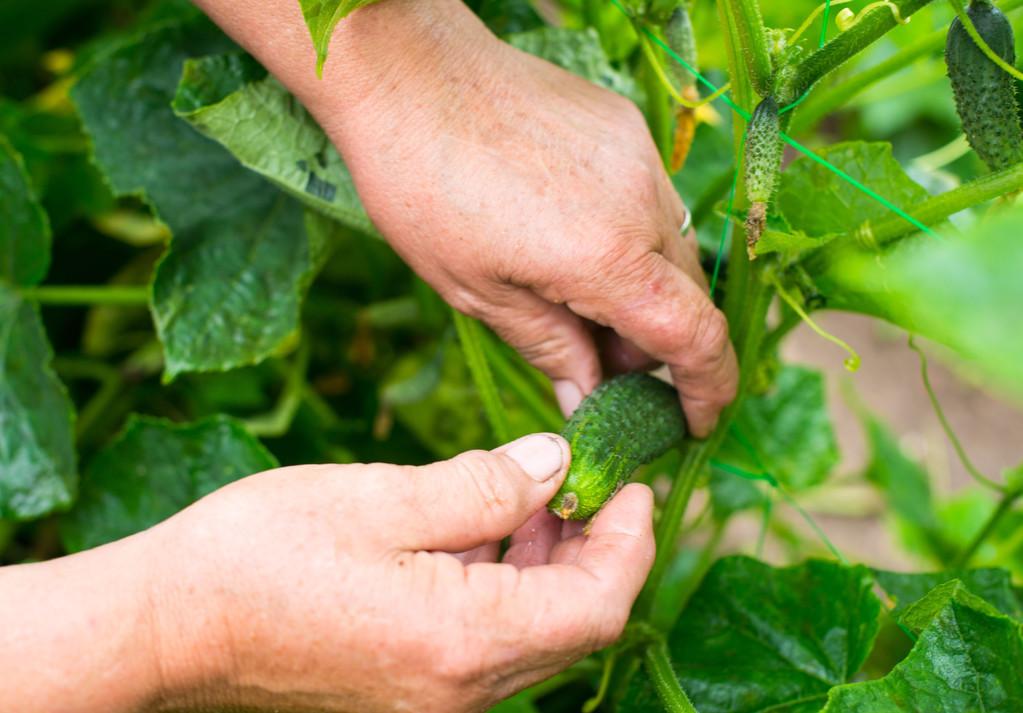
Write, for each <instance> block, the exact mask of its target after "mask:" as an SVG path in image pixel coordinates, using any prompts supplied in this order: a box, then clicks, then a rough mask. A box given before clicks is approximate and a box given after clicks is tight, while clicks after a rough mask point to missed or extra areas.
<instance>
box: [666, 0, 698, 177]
mask: <svg viewBox="0 0 1023 713" xmlns="http://www.w3.org/2000/svg"><path fill="white" fill-rule="evenodd" d="M688 6H689V3H688V2H682V3H680V4H679V6H678V7H676V8H675V10H674V12H672V13H671V17H669V18H668V22H667V24H666V25H665V27H664V36H665V38H667V40H668V46H669V47H671V49H672V51H673V52H675V54H677V55H678V56H679V57H681V58H682V59H684V60H685V61H686V63H687V64H688V65H689V66H690V67H692V68H693V69H696V68H697V62H698V61H699V60H698V57H697V54H696V35H695V34H694V32H693V23H692V20H691V19H690V18H689V7H688ZM669 66H670V67H671V72H672V75H673V77H674V79H675V83H676V84H677V85H678V87H679V92H680V93H681V94H682V96H683V97H684V98H685V99H686V101H689V102H696V101H698V100H699V99H700V93H699V92H698V91H697V90H696V77H694V76H693V75H692V74H691V73H690V72H689V70H688V69H686V68H685V67H684V66H682V65H681V64H680V63H679V62H677V61H675V60H672V61H671V62H669ZM695 136H696V110H695V109H693V108H692V107H688V106H685V105H684V104H679V105H678V106H677V107H676V108H675V138H674V141H673V143H672V150H671V164H670V169H671V172H672V173H678V172H679V171H681V170H682V167H683V166H685V164H686V159H687V158H688V157H689V150H690V149H691V148H692V146H693V139H694V138H695Z"/></svg>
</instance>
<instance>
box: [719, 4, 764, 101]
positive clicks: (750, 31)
mask: <svg viewBox="0 0 1023 713" xmlns="http://www.w3.org/2000/svg"><path fill="white" fill-rule="evenodd" d="M728 2H729V4H730V5H731V9H732V17H733V18H734V20H735V30H736V33H737V35H738V40H739V49H740V51H741V53H742V57H743V60H744V61H745V63H746V71H747V72H748V74H749V80H750V82H751V83H752V84H753V88H754V89H755V90H756V91H757V94H759V95H760V96H762V97H766V96H768V95H769V94H771V93H772V89H773V82H772V78H773V75H774V68H773V67H772V64H771V52H770V50H769V49H768V47H767V29H766V28H765V27H764V18H763V15H761V13H760V4H759V2H758V0H728Z"/></svg>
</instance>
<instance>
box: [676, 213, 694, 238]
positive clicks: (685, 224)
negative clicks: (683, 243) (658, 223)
mask: <svg viewBox="0 0 1023 713" xmlns="http://www.w3.org/2000/svg"><path fill="white" fill-rule="evenodd" d="M692 227H693V214H692V213H690V212H689V210H688V209H687V210H686V217H685V218H683V219H682V227H681V228H679V229H678V234H679V235H681V236H682V237H683V238H684V237H685V236H686V233H688V232H689V229H690V228H692Z"/></svg>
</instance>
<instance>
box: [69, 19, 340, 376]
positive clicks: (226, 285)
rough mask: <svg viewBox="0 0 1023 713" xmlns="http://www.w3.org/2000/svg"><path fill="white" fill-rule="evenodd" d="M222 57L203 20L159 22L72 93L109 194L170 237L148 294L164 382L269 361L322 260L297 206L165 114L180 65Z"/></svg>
mask: <svg viewBox="0 0 1023 713" xmlns="http://www.w3.org/2000/svg"><path fill="white" fill-rule="evenodd" d="M231 49H233V45H232V44H231V43H230V41H229V40H227V39H226V38H225V37H224V36H223V34H222V33H221V32H220V31H219V30H217V29H216V28H214V27H213V26H212V25H210V24H209V23H208V22H207V21H206V20H203V19H198V20H193V21H188V22H183V23H169V24H165V25H163V26H161V27H159V28H158V29H155V30H152V31H150V32H147V33H144V34H142V35H141V36H138V37H135V38H133V39H130V40H128V41H126V42H123V43H122V44H121V45H119V46H118V47H116V48H114V49H112V50H111V51H109V52H108V53H107V54H106V55H104V56H103V57H102V58H101V59H99V60H98V61H97V62H95V63H94V64H93V65H91V66H90V67H89V68H88V69H87V70H86V71H85V73H84V74H83V76H82V77H81V80H80V81H79V83H78V85H77V86H76V87H75V89H74V91H73V98H74V100H75V102H76V104H77V105H78V109H79V111H80V113H81V115H82V118H83V121H84V123H85V126H86V129H87V131H88V133H89V135H90V136H91V137H92V141H93V145H94V153H95V158H96V160H97V162H98V163H99V165H100V166H101V168H102V169H103V171H104V172H105V173H106V175H107V176H108V178H109V180H110V182H111V185H112V187H113V188H114V189H115V190H116V192H117V193H119V194H121V195H127V194H139V195H142V196H143V197H144V198H145V199H146V200H147V201H148V202H149V203H150V204H151V205H152V206H153V207H154V209H155V211H156V213H157V214H158V215H159V217H160V218H161V219H162V220H163V221H164V222H165V223H167V225H168V226H169V227H170V228H171V230H172V231H173V233H174V237H173V240H172V242H171V246H170V249H169V251H168V253H167V255H166V256H165V258H164V259H163V261H162V262H161V264H160V266H159V269H158V271H157V275H156V278H155V284H154V288H153V296H152V311H153V315H154V318H155V321H156V325H157V329H158V331H159V335H160V339H161V341H162V342H163V346H164V351H165V360H166V377H167V378H168V379H169V378H173V377H174V376H175V375H177V374H179V373H181V372H185V371H211V370H223V369H230V368H233V367H237V366H242V365H245V364H252V363H255V362H258V361H260V360H262V359H263V358H265V357H266V356H268V355H269V354H272V353H274V351H275V350H277V349H278V348H279V347H280V346H281V345H282V344H283V343H284V342H286V341H287V340H288V339H289V338H290V337H291V336H292V335H293V334H294V332H295V330H296V329H297V326H298V316H299V305H300V302H301V299H302V296H303V293H304V290H305V288H306V287H307V286H308V283H309V281H310V279H311V278H312V276H313V275H314V274H315V272H316V270H317V268H318V267H319V263H320V260H321V259H322V256H323V252H324V230H323V229H322V226H320V227H319V228H318V229H317V230H314V231H308V230H306V229H304V225H303V223H304V221H303V214H302V209H301V207H300V206H299V204H298V203H297V202H296V201H294V200H293V199H291V198H288V197H285V196H282V194H281V193H280V192H279V191H278V190H277V189H275V188H274V187H273V186H271V185H270V184H268V183H266V182H265V181H264V180H262V179H261V178H260V177H259V176H257V175H256V174H254V173H252V172H251V171H248V170H246V169H245V168H243V167H242V166H240V165H239V164H238V163H237V161H235V159H234V158H233V157H232V156H231V155H230V154H229V153H228V152H227V151H225V150H224V149H222V148H221V147H220V146H218V145H217V144H216V143H214V142H212V141H210V140H208V139H206V138H204V137H202V136H200V135H199V134H198V133H197V132H196V131H195V130H194V129H192V128H191V127H190V126H188V125H187V124H186V123H185V122H183V121H181V120H180V119H178V118H177V117H176V116H175V115H174V112H173V111H172V110H171V107H170V102H171V99H172V98H173V97H174V94H175V90H176V88H177V84H178V79H179V77H180V75H181V69H182V66H183V64H184V62H185V60H186V59H187V58H188V57H190V56H192V55H204V54H219V53H223V52H225V51H227V50H231Z"/></svg>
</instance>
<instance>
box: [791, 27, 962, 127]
mask: <svg viewBox="0 0 1023 713" xmlns="http://www.w3.org/2000/svg"><path fill="white" fill-rule="evenodd" d="M945 35H946V30H944V29H941V30H938V31H937V32H934V33H932V34H930V35H928V36H926V37H921V38H920V39H918V40H916V41H915V42H913V43H912V44H910V45H907V46H906V47H903V48H902V49H901V50H899V51H898V52H896V53H895V54H893V55H892V56H891V57H889V58H888V59H886V60H884V61H883V62H879V63H878V64H875V65H874V66H873V67H870V68H869V69H864V70H861V71H859V72H857V73H856V74H855V75H853V76H851V77H850V78H849V79H848V80H846V81H844V82H842V83H841V84H836V85H835V86H833V87H829V88H828V89H826V90H824V91H821V92H820V93H818V94H816V95H815V96H813V97H812V98H810V99H808V100H807V101H806V103H804V104H803V105H802V106H801V107H799V110H798V111H797V112H796V116H795V118H794V119H793V120H792V131H791V132H790V133H792V134H800V133H802V132H804V131H807V130H809V129H811V128H813V127H814V126H815V125H816V124H817V122H819V121H820V120H821V119H823V118H824V117H825V116H827V115H828V114H831V113H832V112H833V111H835V110H836V109H838V108H839V107H841V106H844V105H845V104H846V103H847V102H848V101H849V100H850V99H852V98H853V97H855V96H856V95H857V94H859V93H860V92H862V91H864V90H865V89H867V88H868V87H870V86H872V85H874V84H876V83H877V82H879V81H881V80H882V79H885V78H886V77H888V76H889V75H892V74H895V73H896V72H898V71H900V70H903V69H906V68H908V67H909V66H910V65H911V64H913V63H914V62H916V61H917V60H918V59H920V58H921V57H926V56H927V55H930V54H932V53H934V52H937V51H938V50H939V49H941V47H942V46H943V45H944V44H945Z"/></svg>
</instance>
